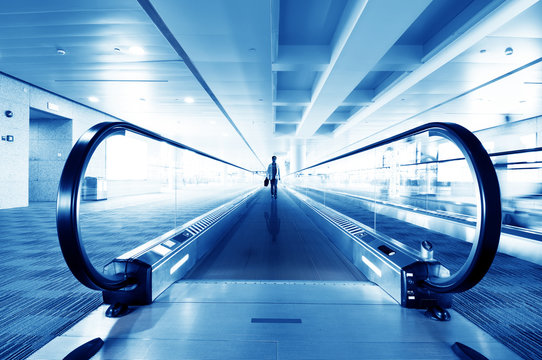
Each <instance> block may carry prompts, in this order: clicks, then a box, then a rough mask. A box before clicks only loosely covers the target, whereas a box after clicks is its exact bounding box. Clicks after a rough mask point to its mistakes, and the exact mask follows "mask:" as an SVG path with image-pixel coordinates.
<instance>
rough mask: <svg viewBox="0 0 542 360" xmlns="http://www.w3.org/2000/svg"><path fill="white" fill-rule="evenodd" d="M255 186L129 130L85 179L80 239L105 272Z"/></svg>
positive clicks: (235, 170)
mask: <svg viewBox="0 0 542 360" xmlns="http://www.w3.org/2000/svg"><path fill="white" fill-rule="evenodd" d="M258 179H259V178H258ZM258 185H259V181H258ZM255 187H256V183H255V179H254V175H253V173H252V172H250V171H247V170H245V169H242V168H239V167H236V166H233V165H231V164H228V163H226V162H222V161H218V160H217V159H214V158H211V157H208V156H204V155H203V154H201V153H198V152H194V151H191V150H189V149H185V148H180V147H177V146H174V145H173V144H170V143H168V142H165V141H157V140H156V139H154V138H149V137H146V136H143V135H142V134H139V133H136V132H132V131H130V130H123V131H120V132H115V133H113V134H112V135H111V136H109V137H107V138H106V139H105V140H104V141H102V142H100V143H99V145H98V146H97V147H96V149H95V150H94V153H93V154H92V157H91V158H90V161H89V162H88V165H87V167H86V171H85V172H84V173H83V174H82V177H81V181H80V188H79V197H78V199H77V201H78V202H79V208H78V209H79V231H80V234H79V238H80V241H81V242H82V247H83V248H84V249H85V250H86V253H87V255H88V258H89V260H90V262H91V263H92V265H93V266H94V268H96V269H98V270H99V269H103V267H104V266H105V265H106V264H107V263H109V262H110V261H111V260H112V259H114V258H115V257H117V256H119V255H121V254H123V253H125V252H128V251H130V250H132V249H134V248H136V247H138V246H140V245H142V244H144V243H145V242H147V241H149V240H153V239H156V238H158V237H160V236H162V235H164V234H166V233H168V232H170V231H172V230H174V229H177V228H179V227H180V226H182V225H183V224H185V223H187V222H188V221H190V220H192V219H195V218H197V217H199V216H201V215H203V214H205V213H207V212H209V211H210V210H212V209H215V208H217V207H219V206H221V205H223V204H225V203H227V202H229V201H231V200H233V199H235V198H238V197H240V196H243V194H247V193H248V192H250V191H251V190H253V189H254V188H255Z"/></svg>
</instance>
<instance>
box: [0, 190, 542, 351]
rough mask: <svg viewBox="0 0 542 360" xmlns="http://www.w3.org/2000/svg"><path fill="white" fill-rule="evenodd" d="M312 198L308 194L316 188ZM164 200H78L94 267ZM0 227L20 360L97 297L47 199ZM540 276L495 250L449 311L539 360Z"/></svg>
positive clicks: (405, 231) (417, 234)
mask: <svg viewBox="0 0 542 360" xmlns="http://www.w3.org/2000/svg"><path fill="white" fill-rule="evenodd" d="M234 195H235V194H232V193H228V194H222V195H220V196H216V197H215V198H214V199H213V200H209V201H192V202H190V201H188V202H185V204H184V205H185V206H184V207H183V212H181V213H178V214H177V220H176V222H173V223H174V224H175V223H177V224H179V225H180V223H182V222H183V221H187V220H188V219H191V218H193V217H194V216H197V215H199V214H201V213H204V212H206V211H208V210H210V209H212V208H214V207H216V206H217V205H218V204H221V203H223V202H224V201H226V200H227V199H228V198H232V197H233V196H234ZM313 196H314V197H315V198H316V199H317V198H318V194H313ZM326 203H327V204H328V205H329V206H333V207H335V208H336V209H338V210H339V211H341V209H342V211H343V212H344V213H345V214H346V215H348V216H351V217H354V218H356V219H358V220H359V221H361V222H369V223H372V221H373V220H374V218H373V214H369V213H368V212H366V211H362V210H363V209H362V208H361V207H360V206H359V204H357V203H351V202H349V201H346V200H345V199H344V198H336V199H333V198H332V197H330V196H329V194H328V195H327V198H326ZM190 204H192V205H190ZM170 205H171V204H168V203H167V204H165V203H164V200H163V199H160V198H159V197H149V198H142V199H140V201H138V204H137V205H131V206H130V204H129V203H122V202H121V203H115V202H114V201H108V202H96V203H88V205H87V207H86V208H85V209H83V210H82V221H83V222H84V224H85V225H84V228H83V236H84V238H85V244H86V245H88V247H89V249H88V250H89V252H90V254H91V256H92V259H93V260H95V265H97V264H104V263H105V262H106V260H110V259H111V257H110V256H116V255H119V254H120V253H122V251H125V250H128V249H131V248H133V247H134V246H135V245H138V244H140V243H141V242H142V241H144V240H146V239H148V238H149V237H153V236H154V235H155V234H157V233H159V232H161V231H163V230H164V229H167V230H169V229H170V226H171V224H172V220H171V219H172V213H171V212H169V211H163V209H164V208H165V207H168V208H169V207H170ZM112 219H115V220H112ZM380 220H385V221H379V223H381V227H380V228H379V230H380V231H382V232H384V233H386V234H388V235H389V236H392V237H395V238H401V239H402V240H404V241H405V242H406V243H409V244H411V245H412V246H416V247H417V246H419V245H418V244H419V242H420V239H422V238H428V239H430V240H431V241H432V242H433V244H434V245H435V248H436V249H437V250H436V254H437V256H438V258H439V259H442V260H443V262H444V263H445V264H446V265H448V266H450V265H453V264H457V261H458V256H457V253H458V252H462V253H466V252H467V251H468V250H469V247H468V246H469V245H468V244H466V243H463V242H458V241H455V240H453V239H452V238H450V237H447V236H445V235H441V234H435V233H431V232H428V231H426V230H422V229H420V228H418V227H415V226H412V225H408V224H405V223H403V222H401V223H397V222H396V221H397V220H393V219H387V220H386V219H380ZM104 223H107V224H108V226H107V230H106V231H104V227H103V224H104ZM134 224H136V225H135V226H134ZM0 226H1V227H2V229H3V231H2V232H1V234H0V241H1V242H2V245H3V247H2V250H3V251H2V252H1V253H0V321H1V323H2V329H0V340H1V345H0V359H6V360H7V359H24V358H26V357H28V356H29V355H30V354H32V353H33V352H34V351H36V350H37V349H39V348H40V347H42V346H43V345H44V344H46V343H47V342H48V341H50V340H51V339H52V338H54V337H55V336H57V335H59V334H62V333H63V332H64V331H65V330H67V329H68V328H69V327H71V326H72V324H74V323H75V322H77V321H78V320H79V319H81V318H82V317H84V316H85V315H86V314H88V313H89V312H90V311H92V310H94V309H95V308H97V307H98V306H99V305H100V304H101V303H102V300H101V294H100V293H99V292H95V291H91V290H89V289H86V288H85V287H83V286H82V285H80V284H79V283H78V282H77V281H76V280H75V278H74V277H73V276H72V275H71V273H70V272H69V270H68V269H67V267H66V264H65V263H64V260H63V258H62V254H61V252H60V248H59V246H58V239H57V235H56V223H55V204H54V203H32V204H31V205H30V206H29V207H27V208H17V209H7V210H0ZM99 234H100V236H98V235H99ZM102 235H103V236H102ZM91 244H92V245H91ZM450 245H453V247H452V246H450ZM97 266H100V265H97ZM540 279H542V268H541V267H540V266H536V265H533V264H531V263H528V262H525V261H521V260H518V259H515V258H512V257H510V256H507V255H498V256H497V258H496V259H495V262H494V264H493V267H492V269H491V270H490V272H489V273H488V275H487V276H486V277H485V278H484V280H483V281H482V282H481V283H480V284H479V285H478V286H476V287H475V288H474V289H472V290H470V291H467V292H465V293H462V294H458V295H456V296H455V298H454V309H455V310H456V311H458V312H460V313H461V314H462V315H463V316H465V317H466V318H468V319H470V320H471V321H472V322H474V323H475V324H477V325H478V326H479V327H480V328H482V329H484V330H485V331H487V332H488V333H490V334H491V335H492V336H493V337H495V338H496V339H498V340H499V341H501V342H502V343H503V344H505V345H507V346H508V347H510V348H511V349H512V350H513V351H515V352H516V353H518V354H519V355H521V356H522V357H524V358H526V359H542V346H540V339H541V338H542V332H541V329H542V325H540V324H542V309H541V308H540V306H539V305H540V304H541V303H542V282H541V280H540ZM69 351H70V349H67V350H66V352H67V353H68V352H69Z"/></svg>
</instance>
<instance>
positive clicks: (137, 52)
mask: <svg viewBox="0 0 542 360" xmlns="http://www.w3.org/2000/svg"><path fill="white" fill-rule="evenodd" d="M128 51H130V54H133V55H143V54H145V50H143V48H142V47H140V46H132V47H130V49H129V50H128Z"/></svg>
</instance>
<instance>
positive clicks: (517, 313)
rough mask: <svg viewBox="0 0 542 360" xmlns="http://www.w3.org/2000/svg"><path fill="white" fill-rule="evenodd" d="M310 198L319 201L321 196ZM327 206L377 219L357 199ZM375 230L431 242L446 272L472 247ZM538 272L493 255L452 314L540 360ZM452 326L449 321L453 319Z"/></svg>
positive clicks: (419, 233)
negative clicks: (487, 266) (461, 316)
mask: <svg viewBox="0 0 542 360" xmlns="http://www.w3.org/2000/svg"><path fill="white" fill-rule="evenodd" d="M304 193H305V192H304ZM306 194H307V195H308V196H310V197H311V198H313V199H314V200H316V201H320V202H323V200H324V198H323V195H322V193H321V192H319V191H309V192H308V193H306ZM325 201H326V205H327V206H329V207H331V208H333V209H335V210H337V211H339V212H342V213H343V214H345V215H347V216H349V217H351V218H353V219H356V220H358V221H359V222H361V223H364V224H367V225H368V226H373V223H374V219H375V216H374V214H373V213H372V212H370V211H368V210H366V209H365V208H363V207H362V205H361V203H360V201H359V200H356V199H353V198H351V197H347V196H338V195H332V194H326V198H325ZM377 229H378V231H379V232H381V233H384V234H386V235H388V236H390V237H392V238H394V239H397V240H400V241H401V242H402V243H404V244H406V245H408V246H410V247H412V248H414V249H419V248H420V243H421V241H423V240H429V241H431V242H432V243H433V246H434V249H435V258H436V259H438V260H439V261H441V262H442V263H443V264H444V265H445V266H447V267H448V268H450V269H457V268H459V266H460V265H461V264H463V262H464V260H465V259H466V256H467V254H468V253H469V251H470V248H471V246H470V244H469V243H466V242H463V241H458V240H456V239H454V238H453V237H450V236H447V235H443V234H440V233H436V232H432V231H429V230H426V229H423V228H420V227H417V226H415V225H411V224H408V223H405V222H403V221H399V220H396V219H391V218H388V217H385V216H382V215H378V217H377ZM541 304H542V267H541V266H538V265H536V264H533V263H531V262H528V261H523V260H520V259H517V258H514V257H511V256H508V255H504V254H497V256H496V257H495V260H494V262H493V264H492V266H491V269H490V270H489V272H488V273H487V275H486V276H485V277H484V279H483V280H482V281H481V282H480V283H479V284H478V285H476V286H475V287H474V288H472V289H471V290H468V291H466V292H463V293H459V294H455V295H454V300H453V309H454V310H456V311H457V312H458V313H460V314H461V315H463V316H464V317H466V318H467V319H468V320H470V321H472V322H473V323H474V324H476V325H477V326H478V327H480V328H481V329H483V330H484V331H486V332H487V333H489V334H490V335H491V336H493V337H494V338H495V339H497V340H498V341H500V342H501V343H503V344H504V345H506V346H507V347H509V348H510V349H511V350H512V351H514V352H515V353H517V354H518V355H520V356H522V357H523V358H525V359H542V345H541V344H542V342H541V339H542V307H541V306H540V305H541ZM452 321H453V320H452Z"/></svg>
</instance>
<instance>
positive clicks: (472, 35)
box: [334, 0, 538, 136]
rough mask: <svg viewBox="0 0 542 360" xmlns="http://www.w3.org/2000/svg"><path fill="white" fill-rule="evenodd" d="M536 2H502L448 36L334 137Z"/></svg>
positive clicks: (337, 131)
mask: <svg viewBox="0 0 542 360" xmlns="http://www.w3.org/2000/svg"><path fill="white" fill-rule="evenodd" d="M537 1H538V0H516V1H508V2H505V3H503V4H502V5H501V6H499V7H498V8H497V9H495V10H493V11H492V12H490V13H489V15H487V16H485V17H484V18H482V19H480V20H479V21H478V22H477V23H476V24H474V25H473V26H472V27H471V28H470V29H469V30H468V31H464V32H462V33H461V34H454V35H451V36H453V37H454V39H453V40H448V41H447V43H448V45H447V46H445V47H444V48H442V49H441V50H440V51H439V52H438V53H436V54H435V55H434V56H433V57H432V58H430V59H428V60H427V61H426V62H424V64H423V65H421V66H420V67H418V68H417V69H416V70H414V71H413V72H411V73H409V74H407V75H406V76H404V77H403V78H401V79H400V80H399V81H398V82H396V83H395V84H394V86H391V87H388V88H387V89H386V90H385V91H383V92H382V93H380V94H379V95H378V97H377V98H376V99H375V101H374V102H373V103H372V104H371V105H369V106H367V107H365V108H363V109H361V110H359V111H358V112H357V113H355V114H354V115H353V116H352V118H351V119H350V120H349V121H348V122H347V123H346V124H345V125H343V126H341V127H340V128H338V129H337V130H336V131H335V134H334V135H335V136H339V135H341V134H343V133H344V132H346V131H348V130H350V129H352V128H353V127H354V126H356V125H358V124H359V123H360V122H361V121H363V120H365V119H366V118H367V117H369V116H370V115H371V114H373V113H374V112H375V111H377V110H378V109H380V108H381V107H383V106H384V105H386V104H387V103H389V102H390V101H392V100H393V99H395V98H396V97H397V96H399V95H401V94H402V93H404V92H405V91H406V90H408V89H409V88H411V87H412V86H414V85H415V84H417V83H418V82H420V81H421V80H423V79H425V78H426V77H427V76H429V75H430V74H432V73H433V72H435V71H436V70H438V69H439V68H441V67H442V66H443V65H445V64H447V63H448V62H450V61H451V60H452V59H454V58H455V57H456V56H458V55H459V54H461V53H463V52H464V51H466V50H467V49H469V48H470V47H472V46H473V45H474V44H476V43H478V42H479V41H480V40H482V39H483V38H484V37H486V36H487V35H489V34H491V33H492V32H494V31H495V30H496V29H498V28H499V27H501V26H502V25H503V24H505V23H507V22H508V21H510V20H511V19H513V18H514V17H516V16H517V15H519V14H520V13H522V12H523V11H525V10H526V9H528V8H529V7H531V6H532V5H534V4H535V3H537Z"/></svg>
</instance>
